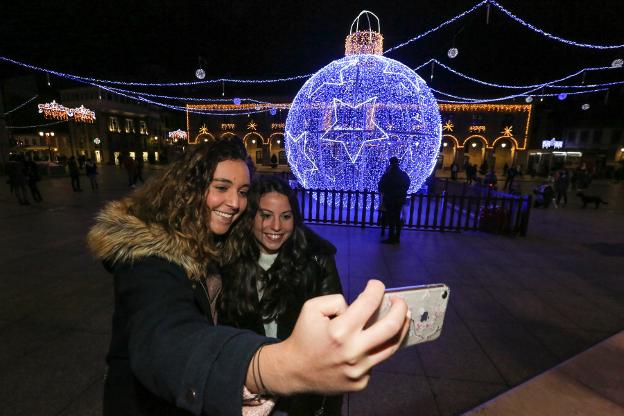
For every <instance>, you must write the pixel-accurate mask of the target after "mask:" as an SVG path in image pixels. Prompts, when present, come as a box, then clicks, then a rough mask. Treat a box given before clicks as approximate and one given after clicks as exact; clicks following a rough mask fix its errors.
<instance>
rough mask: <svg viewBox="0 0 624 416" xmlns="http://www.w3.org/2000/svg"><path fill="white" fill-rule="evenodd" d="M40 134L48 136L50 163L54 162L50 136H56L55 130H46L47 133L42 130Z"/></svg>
mask: <svg viewBox="0 0 624 416" xmlns="http://www.w3.org/2000/svg"><path fill="white" fill-rule="evenodd" d="M39 136H40V137H44V136H45V138H46V142H48V165H49V164H50V163H51V162H52V147H51V145H50V138H51V137H54V132H53V131H46V132H45V133H44V132H42V131H40V132H39Z"/></svg>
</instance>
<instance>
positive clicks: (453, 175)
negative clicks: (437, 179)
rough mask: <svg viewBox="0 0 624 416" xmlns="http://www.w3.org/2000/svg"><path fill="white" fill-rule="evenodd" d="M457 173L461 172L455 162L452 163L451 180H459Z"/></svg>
mask: <svg viewBox="0 0 624 416" xmlns="http://www.w3.org/2000/svg"><path fill="white" fill-rule="evenodd" d="M457 172H459V165H458V164H457V163H455V162H453V163H451V179H452V180H454V181H456V180H457Z"/></svg>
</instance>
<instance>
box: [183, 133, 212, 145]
mask: <svg viewBox="0 0 624 416" xmlns="http://www.w3.org/2000/svg"><path fill="white" fill-rule="evenodd" d="M215 140H216V139H215V137H214V136H213V135H212V133H208V132H202V133H199V134H198V135H197V136H195V141H194V142H189V143H193V144H196V143H201V142H209V141H215Z"/></svg>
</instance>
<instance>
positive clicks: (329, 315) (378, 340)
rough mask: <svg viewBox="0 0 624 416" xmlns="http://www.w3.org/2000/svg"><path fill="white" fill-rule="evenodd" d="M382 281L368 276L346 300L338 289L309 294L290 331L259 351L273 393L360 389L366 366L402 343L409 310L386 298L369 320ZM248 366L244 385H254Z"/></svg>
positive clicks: (377, 302)
mask: <svg viewBox="0 0 624 416" xmlns="http://www.w3.org/2000/svg"><path fill="white" fill-rule="evenodd" d="M384 289H385V287H384V285H383V283H381V282H380V281H378V280H370V281H369V282H368V284H367V286H366V289H365V290H364V291H363V292H362V293H360V295H359V296H358V297H357V299H356V300H355V301H354V302H353V303H352V304H351V305H350V306H349V305H347V303H346V301H345V299H344V297H343V296H341V295H328V296H321V297H318V298H314V299H310V300H308V301H307V302H306V303H305V304H304V306H303V309H302V311H301V314H300V315H299V319H298V320H297V324H296V325H295V329H294V330H293V333H292V334H291V336H290V337H289V338H288V339H286V340H285V341H283V342H280V343H277V344H271V345H267V346H266V347H264V348H263V349H262V351H261V354H260V355H261V356H260V357H256V358H259V359H260V371H261V374H262V378H263V380H264V384H265V385H266V387H267V389H268V390H269V391H270V392H272V393H275V394H279V395H289V394H295V393H303V392H314V393H321V394H339V393H344V392H349V391H358V390H362V389H364V388H365V387H366V386H367V384H368V381H369V378H370V371H371V369H372V368H373V367H374V366H376V365H377V364H379V363H381V362H382V361H384V360H386V359H388V358H389V357H390V356H392V354H394V353H395V352H396V351H397V349H398V348H399V347H400V346H401V342H402V341H403V338H404V337H405V335H406V334H407V331H408V329H409V323H410V318H411V317H410V316H409V311H408V308H407V306H406V304H405V302H404V301H403V300H402V299H399V298H393V299H391V300H390V302H391V305H390V309H389V310H388V312H387V314H385V315H384V317H383V318H381V319H379V320H378V321H376V322H375V323H374V324H372V325H370V326H369V325H368V323H369V321H370V319H371V317H372V316H374V315H375V314H376V313H377V311H378V310H379V307H380V305H381V303H382V299H383V296H384ZM251 373H252V372H251V367H250V371H248V375H247V383H246V385H247V387H248V388H250V389H251V390H252V391H253V384H252V383H253V381H252V374H251Z"/></svg>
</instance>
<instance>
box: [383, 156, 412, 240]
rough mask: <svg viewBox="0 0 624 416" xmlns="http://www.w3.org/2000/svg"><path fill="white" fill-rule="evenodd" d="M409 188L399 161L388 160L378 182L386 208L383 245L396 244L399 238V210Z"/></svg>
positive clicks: (408, 180) (405, 174) (407, 179)
mask: <svg viewBox="0 0 624 416" xmlns="http://www.w3.org/2000/svg"><path fill="white" fill-rule="evenodd" d="M409 186H410V178H409V176H408V175H407V173H405V171H404V170H401V168H400V167H399V159H398V158H397V157H395V156H393V157H391V158H390V166H389V167H388V170H386V173H384V174H383V176H382V177H381V180H380V181H379V193H380V194H381V200H382V203H383V204H384V205H385V206H386V218H387V221H388V229H389V232H388V239H387V240H384V241H382V243H383V244H398V243H399V242H400V236H401V208H402V207H403V203H404V202H405V196H406V195H407V190H408V189H409Z"/></svg>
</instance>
